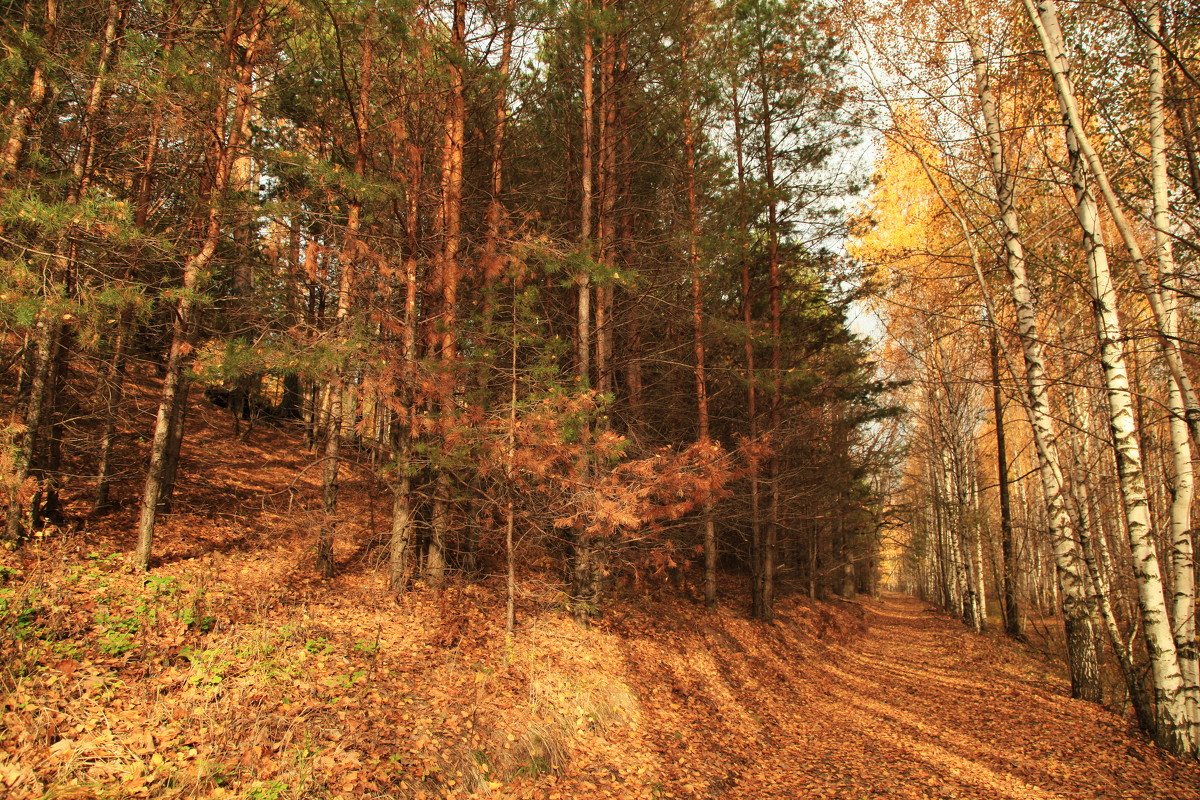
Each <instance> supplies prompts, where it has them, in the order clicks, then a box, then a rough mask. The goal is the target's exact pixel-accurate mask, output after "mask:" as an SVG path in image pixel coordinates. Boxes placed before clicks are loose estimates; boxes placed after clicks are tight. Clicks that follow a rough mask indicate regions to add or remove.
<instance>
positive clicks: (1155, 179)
mask: <svg viewBox="0 0 1200 800" xmlns="http://www.w3.org/2000/svg"><path fill="white" fill-rule="evenodd" d="M1149 27H1150V35H1148V36H1146V46H1147V48H1148V49H1149V51H1150V167H1151V183H1152V186H1153V193H1154V245H1155V255H1156V261H1157V262H1158V274H1159V278H1160V279H1161V280H1163V281H1166V282H1168V283H1167V286H1168V287H1171V286H1178V285H1179V284H1180V282H1181V281H1180V279H1179V275H1178V273H1177V270H1176V265H1175V257H1174V253H1173V250H1172V242H1171V210H1170V204H1169V199H1168V198H1169V194H1168V178H1167V135H1166V109H1165V91H1164V86H1163V53H1162V44H1161V41H1160V40H1161V38H1162V37H1163V35H1164V34H1165V31H1164V28H1163V25H1162V8H1161V4H1160V3H1159V2H1157V0H1155V2H1153V3H1152V4H1151V6H1150V20H1149ZM1164 299H1165V302H1166V312H1167V320H1166V321H1167V329H1166V331H1165V333H1166V337H1167V338H1168V339H1170V340H1172V341H1175V340H1177V337H1178V335H1179V294H1178V293H1177V292H1176V291H1173V290H1172V289H1170V288H1167V289H1166V290H1165V291H1164ZM1167 392H1168V407H1169V410H1170V414H1171V421H1170V430H1171V457H1172V458H1171V463H1172V467H1173V470H1172V472H1173V483H1172V486H1171V560H1172V567H1173V572H1174V582H1173V583H1174V586H1173V603H1172V615H1171V616H1172V620H1173V624H1174V636H1175V648H1176V650H1177V652H1178V654H1179V671H1180V673H1181V674H1182V676H1183V685H1184V694H1185V706H1186V710H1187V716H1188V719H1189V720H1190V721H1191V724H1192V739H1193V742H1194V743H1195V745H1196V746H1197V747H1200V728H1198V727H1197V726H1200V664H1198V662H1197V651H1196V565H1195V561H1194V557H1193V553H1192V530H1191V528H1192V523H1191V511H1192V499H1193V495H1194V477H1193V474H1192V452H1191V447H1190V446H1189V442H1188V430H1187V422H1186V416H1185V414H1186V408H1185V403H1184V398H1183V394H1182V392H1181V391H1180V389H1179V386H1178V385H1177V383H1176V382H1175V381H1173V380H1172V381H1168V382H1167Z"/></svg>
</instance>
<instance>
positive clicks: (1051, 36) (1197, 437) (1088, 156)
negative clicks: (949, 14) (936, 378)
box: [1023, 0, 1200, 444]
mask: <svg viewBox="0 0 1200 800" xmlns="http://www.w3.org/2000/svg"><path fill="white" fill-rule="evenodd" d="M1023 2H1024V5H1025V10H1026V12H1027V14H1028V15H1029V18H1030V20H1031V21H1032V22H1033V25H1034V28H1035V29H1036V31H1037V33H1038V38H1039V40H1040V41H1041V44H1042V50H1043V52H1044V54H1045V56H1046V63H1047V65H1048V67H1049V69H1050V74H1051V76H1052V78H1053V80H1054V87H1055V91H1056V94H1057V96H1058V101H1059V108H1060V110H1061V111H1062V116H1063V123H1064V125H1065V127H1067V128H1068V129H1070V131H1071V134H1072V137H1073V139H1074V145H1073V147H1074V151H1075V156H1076V158H1078V160H1079V162H1080V164H1079V170H1080V171H1082V172H1084V173H1086V175H1087V178H1088V180H1092V181H1095V185H1096V187H1097V188H1098V189H1099V190H1100V194H1101V196H1102V197H1103V199H1104V203H1105V205H1106V206H1107V207H1108V211H1109V214H1110V215H1111V217H1112V220H1113V223H1114V224H1115V225H1116V228H1117V232H1118V233H1119V234H1120V236H1121V241H1122V242H1123V243H1124V245H1125V249H1126V251H1127V252H1128V254H1129V257H1130V260H1131V261H1132V262H1133V267H1134V271H1135V272H1136V273H1137V276H1138V282H1139V283H1140V284H1141V289H1142V293H1143V294H1144V295H1145V296H1146V300H1147V303H1148V305H1149V306H1150V311H1151V313H1152V317H1153V320H1154V327H1155V330H1156V332H1157V333H1158V336H1159V339H1160V342H1161V344H1162V348H1163V354H1164V356H1165V357H1166V361H1167V366H1168V367H1170V371H1171V377H1172V379H1173V380H1174V381H1175V383H1176V385H1177V386H1178V387H1179V391H1180V393H1181V394H1182V396H1183V401H1184V404H1185V406H1186V412H1185V419H1186V420H1187V424H1188V430H1189V432H1190V434H1191V437H1192V441H1194V442H1196V443H1197V444H1200V399H1197V396H1196V391H1195V389H1194V388H1193V385H1192V380H1191V376H1189V375H1188V373H1187V370H1186V369H1185V368H1184V364H1183V355H1182V353H1181V351H1180V348H1179V341H1178V340H1177V339H1174V338H1172V337H1171V336H1169V335H1168V334H1167V330H1168V327H1169V323H1168V321H1167V307H1166V303H1164V302H1163V297H1162V293H1161V292H1160V291H1159V289H1158V284H1157V283H1156V282H1155V280H1154V278H1153V276H1152V275H1151V274H1150V268H1149V266H1148V265H1147V263H1146V258H1145V256H1144V255H1143V254H1142V249H1141V245H1140V244H1139V243H1138V239H1137V235H1136V234H1135V233H1134V230H1133V226H1132V225H1130V223H1129V220H1128V219H1127V218H1126V216H1125V212H1124V210H1123V208H1122V206H1121V202H1120V200H1118V198H1117V195H1116V192H1115V191H1114V190H1113V188H1112V185H1111V184H1110V183H1109V180H1108V172H1107V170H1105V168H1104V164H1103V163H1102V162H1101V161H1100V156H1099V155H1098V154H1097V152H1096V150H1095V148H1094V147H1093V146H1092V143H1091V139H1090V138H1089V137H1088V134H1087V131H1086V129H1085V128H1084V126H1083V118H1082V115H1081V114H1080V111H1079V103H1078V100H1077V99H1076V96H1075V88H1074V84H1073V81H1072V79H1071V65H1070V60H1069V59H1068V57H1067V55H1066V48H1065V46H1064V43H1063V34H1062V29H1061V27H1060V26H1059V21H1058V5H1057V3H1056V2H1055V0H1037V4H1036V7H1035V4H1034V0H1023ZM1093 202H1094V200H1093Z"/></svg>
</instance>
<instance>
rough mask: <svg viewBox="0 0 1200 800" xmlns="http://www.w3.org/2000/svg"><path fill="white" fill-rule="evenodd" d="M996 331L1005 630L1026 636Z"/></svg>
mask: <svg viewBox="0 0 1200 800" xmlns="http://www.w3.org/2000/svg"><path fill="white" fill-rule="evenodd" d="M996 339H997V334H996V331H995V330H993V331H992V336H991V343H990V353H991V364H992V409H993V412H994V414H995V418H996V474H997V476H998V479H997V485H998V486H999V489H1000V549H1001V554H1002V560H1003V594H1004V601H1003V606H1004V632H1005V633H1007V634H1008V635H1009V636H1011V637H1012V638H1014V639H1024V638H1025V621H1024V619H1023V618H1022V616H1021V590H1020V586H1019V581H1020V576H1021V566H1020V564H1019V563H1018V559H1017V553H1018V550H1017V546H1016V542H1015V541H1014V538H1013V524H1012V500H1011V497H1010V494H1011V493H1010V492H1009V485H1008V443H1007V440H1006V438H1005V435H1004V398H1003V395H1002V394H1001V391H1000V388H1001V387H1000V344H999V342H998V341H996Z"/></svg>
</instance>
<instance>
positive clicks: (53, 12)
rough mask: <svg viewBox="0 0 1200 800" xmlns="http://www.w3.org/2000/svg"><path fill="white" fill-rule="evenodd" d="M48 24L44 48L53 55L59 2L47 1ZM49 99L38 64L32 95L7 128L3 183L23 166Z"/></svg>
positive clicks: (1, 158) (1, 154)
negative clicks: (24, 156)
mask: <svg viewBox="0 0 1200 800" xmlns="http://www.w3.org/2000/svg"><path fill="white" fill-rule="evenodd" d="M27 11H28V7H27ZM45 24H46V28H45V31H44V33H43V48H44V49H45V50H46V51H47V52H53V51H54V46H55V44H56V42H57V39H58V0H46V23H45ZM26 27H28V23H26ZM49 95H50V87H49V82H48V81H47V79H46V66H45V64H43V63H42V61H41V60H39V61H38V62H37V63H35V64H34V65H33V67H32V69H31V70H30V73H29V94H28V95H27V96H26V98H25V102H24V103H23V104H22V105H20V106H19V107H18V108H17V109H16V111H15V113H14V114H13V118H12V121H11V122H10V123H9V126H8V135H7V137H6V138H5V142H4V148H3V150H2V151H0V180H7V179H8V178H9V177H10V176H11V175H12V174H13V173H14V172H15V171H16V169H17V166H18V165H19V164H20V163H21V155H22V153H23V152H24V150H25V143H26V141H27V140H28V139H29V133H30V130H31V129H32V128H33V127H34V125H35V121H36V119H37V115H38V112H40V111H41V110H42V108H43V107H44V106H45V104H46V100H47V99H48V98H49Z"/></svg>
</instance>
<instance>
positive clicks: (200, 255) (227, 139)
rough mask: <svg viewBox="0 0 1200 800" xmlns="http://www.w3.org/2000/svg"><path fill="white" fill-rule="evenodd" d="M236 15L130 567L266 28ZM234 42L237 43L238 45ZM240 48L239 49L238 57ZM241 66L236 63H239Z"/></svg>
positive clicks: (153, 500)
mask: <svg viewBox="0 0 1200 800" xmlns="http://www.w3.org/2000/svg"><path fill="white" fill-rule="evenodd" d="M236 19H237V15H235V14H233V13H229V16H228V20H227V22H226V27H225V31H224V35H223V36H222V44H223V46H224V48H225V58H226V64H225V65H224V67H223V68H222V69H221V71H220V73H219V76H218V80H217V91H216V93H215V98H214V99H215V101H216V102H215V105H214V107H213V126H212V127H213V130H214V131H215V132H216V134H217V135H216V136H215V137H214V138H213V140H212V142H211V145H210V147H209V154H208V157H209V163H210V164H211V165H212V173H213V176H212V180H211V182H210V184H209V186H208V189H207V196H206V197H204V203H205V205H206V209H205V214H204V219H203V221H202V222H201V224H200V226H199V227H200V240H199V244H198V247H197V249H196V251H195V252H194V253H192V255H191V256H189V257H188V259H187V261H186V262H185V263H184V268H183V292H182V293H181V295H180V298H179V301H178V302H177V303H176V306H175V313H174V318H173V323H172V327H171V346H170V350H169V352H168V355H167V370H166V375H165V376H164V378H163V384H162V390H161V393H160V397H159V403H158V415H157V417H156V419H155V422H154V436H153V439H152V440H151V443H150V464H149V466H148V468H147V470H146V482H145V486H144V488H143V490H142V505H141V511H140V514H139V516H138V543H137V548H136V550H135V551H134V556H133V564H134V567H135V568H137V569H141V570H146V569H149V566H150V551H151V548H152V545H153V539H154V523H155V519H156V517H157V514H158V504H159V499H160V498H161V496H162V493H163V487H164V478H165V476H166V468H167V464H168V455H169V453H168V447H169V440H170V434H171V418H172V416H173V415H174V411H175V404H176V402H177V400H178V398H179V396H180V394H181V390H182V389H183V387H184V380H185V375H184V368H185V366H186V364H187V361H188V359H189V357H190V354H191V352H192V350H193V347H194V343H195V340H196V334H197V330H196V329H197V323H198V320H197V316H198V315H197V311H198V309H197V302H196V300H197V298H196V295H197V294H198V292H199V291H200V289H201V285H202V283H203V280H204V279H205V277H206V275H207V272H208V268H209V265H210V263H211V261H212V259H213V256H214V255H215V254H216V251H217V244H218V243H219V241H220V238H221V207H222V203H223V200H224V198H223V195H224V193H225V189H226V188H227V187H228V185H229V171H230V166H231V164H232V157H233V154H234V153H235V152H236V150H237V148H238V146H239V143H240V137H241V128H242V126H241V120H242V115H244V114H245V113H246V112H247V109H248V104H249V93H250V76H251V75H252V74H253V70H254V64H255V61H256V58H257V55H258V52H259V46H260V41H261V40H260V36H261V33H262V29H263V26H264V24H265V19H266V13H265V7H264V8H260V9H258V10H256V12H255V16H254V18H253V21H252V23H251V27H250V29H249V30H248V31H246V32H245V35H244V36H240V35H239V34H241V33H242V32H241V31H238V30H237V28H236ZM239 40H241V41H240V43H239ZM239 49H241V50H242V52H241V56H240V58H239V53H238V51H239ZM239 62H240V63H239ZM231 90H232V91H233V94H234V107H233V114H232V124H228V123H229V121H230V116H231V115H230V114H229V110H228V105H227V103H228V97H229V93H230V91H231Z"/></svg>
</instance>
